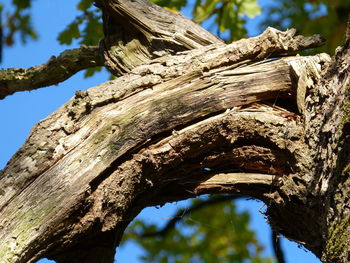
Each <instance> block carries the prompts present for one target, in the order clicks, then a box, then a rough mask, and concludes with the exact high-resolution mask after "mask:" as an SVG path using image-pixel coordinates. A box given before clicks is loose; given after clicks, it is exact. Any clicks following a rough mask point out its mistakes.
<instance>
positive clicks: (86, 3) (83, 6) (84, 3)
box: [77, 0, 92, 11]
mask: <svg viewBox="0 0 350 263" xmlns="http://www.w3.org/2000/svg"><path fill="white" fill-rule="evenodd" d="M91 6H92V1H91V0H81V1H80V2H79V3H78V5H77V9H78V10H81V11H86V10H88V9H89V8H90V7H91Z"/></svg>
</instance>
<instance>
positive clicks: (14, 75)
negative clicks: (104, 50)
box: [0, 46, 103, 99]
mask: <svg viewBox="0 0 350 263" xmlns="http://www.w3.org/2000/svg"><path fill="white" fill-rule="evenodd" d="M96 66H103V59H102V56H101V50H100V48H99V47H87V46H84V47H81V48H76V49H69V50H66V51H64V52H62V53H61V54H60V55H59V56H58V57H55V56H52V57H51V58H50V60H49V61H48V62H46V63H45V64H42V65H38V66H34V67H31V68H28V69H24V68H10V69H5V70H0V99H4V98H5V97H6V96H8V95H11V94H14V93H15V92H19V91H30V90H35V89H39V88H42V87H46V86H50V85H55V84H58V83H60V82H62V81H64V80H66V79H68V78H69V77H71V76H72V75H74V74H75V73H77V72H78V71H80V70H83V69H86V68H90V67H96Z"/></svg>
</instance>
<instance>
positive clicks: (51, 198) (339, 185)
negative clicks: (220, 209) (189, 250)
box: [0, 0, 350, 263]
mask: <svg viewBox="0 0 350 263" xmlns="http://www.w3.org/2000/svg"><path fill="white" fill-rule="evenodd" d="M96 2H97V4H98V5H99V7H100V8H101V9H102V10H103V12H104V24H105V33H106V37H105V40H103V41H104V47H103V48H104V56H105V60H106V61H107V64H106V65H107V66H108V67H109V69H110V70H111V71H112V72H114V73H115V74H119V75H122V76H120V77H119V78H118V79H116V80H114V81H110V82H107V83H104V84H101V85H99V86H97V87H93V88H91V89H89V90H87V91H78V92H77V93H76V95H75V97H74V98H72V99H71V100H70V101H69V102H67V103H66V104H65V105H63V106H62V107H61V108H60V109H58V110H57V111H56V112H54V113H53V114H51V115H50V116H49V117H47V118H46V119H44V120H43V121H41V122H40V123H38V124H37V125H36V126H35V127H34V128H33V130H32V132H31V134H30V136H29V138H28V139H27V141H26V143H25V144H24V145H23V146H22V148H21V149H19V151H18V152H17V153H16V154H15V155H14V156H13V157H12V159H11V160H10V161H9V163H8V164H7V166H6V167H5V169H4V170H3V171H1V177H0V195H1V199H0V214H1V217H0V238H1V240H2V244H3V245H2V246H0V258H2V259H4V262H35V261H36V260H37V259H39V258H40V257H43V256H45V257H49V258H52V259H55V260H57V261H58V262H112V259H113V257H112V255H113V252H114V248H115V246H117V245H118V244H119V242H120V238H121V236H122V234H123V231H124V229H125V227H126V226H127V224H128V223H129V222H130V221H131V220H132V219H133V218H134V217H135V216H136V215H137V214H138V213H139V212H140V211H141V210H142V209H143V208H144V207H147V206H151V205H160V204H164V203H166V202H171V201H176V200H183V199H186V198H189V197H195V196H198V195H201V194H210V193H231V194H244V195H248V196H252V197H254V198H257V199H260V200H262V201H264V202H265V204H266V205H267V207H268V209H267V212H266V215H267V216H268V219H269V222H270V224H271V226H272V227H273V229H274V231H276V232H279V233H281V234H283V235H285V236H286V237H287V238H289V239H291V240H294V241H296V242H298V243H300V244H302V245H304V246H305V247H306V248H308V249H309V250H311V251H312V252H313V253H315V254H316V255H317V256H318V257H320V258H321V259H322V260H323V262H331V263H336V262H337V263H338V262H344V263H345V262H348V261H349V259H348V258H347V257H348V255H349V254H350V253H349V245H348V241H349V227H348V226H349V218H350V216H349V211H348V210H349V209H348V207H349V204H348V202H349V198H348V196H349V195H348V192H349V191H348V188H349V179H348V178H349V169H348V167H349V154H348V153H349V150H348V145H349V142H348V140H349V135H348V122H349V118H348V114H349V109H348V108H349V107H348V101H349V99H348V96H349V76H348V75H349V61H350V59H349V50H350V49H349V40H348V42H347V43H346V45H345V46H344V47H343V48H342V49H340V50H339V51H338V53H337V56H336V57H335V59H333V61H332V62H331V61H330V59H329V57H328V56H327V55H325V54H319V55H317V56H312V57H301V56H290V57H284V56H286V55H288V54H289V55H290V54H293V53H295V52H297V51H298V50H301V49H307V48H311V47H315V46H317V45H320V44H322V43H323V39H322V38H321V37H319V36H314V37H302V36H295V31H294V30H289V31H286V32H280V31H278V30H275V29H272V28H269V29H267V30H266V31H265V32H264V33H263V34H262V35H260V36H258V37H255V38H250V39H243V40H240V41H237V42H234V43H232V44H230V45H225V44H223V43H221V42H220V41H219V40H217V39H216V38H214V37H212V36H210V37H209V33H206V32H205V31H204V30H203V29H199V27H197V26H194V24H191V23H190V22H188V20H186V19H185V18H183V17H178V16H177V15H175V14H172V13H170V12H168V11H163V9H160V8H158V7H156V6H154V5H153V4H151V3H149V2H148V1H145V0H137V1H117V0H114V1H96ZM144 8H148V9H144ZM145 10H148V12H145ZM140 13H142V14H143V16H141V15H140ZM155 14H157V15H158V14H160V16H159V17H160V18H158V19H157V20H156V21H152V19H151V18H152V17H153V16H154V15H155ZM175 19H179V20H175ZM174 21H176V22H174ZM162 22H164V24H163V23H162ZM170 22H174V23H170ZM169 25H171V26H169ZM113 26H119V28H120V27H124V28H125V29H122V31H121V33H120V34H119V35H118V34H117V32H116V31H113ZM127 29H130V32H131V33H130V34H131V36H132V37H131V38H130V39H127V41H126V42H118V41H116V40H118V38H123V37H125V36H124V34H125V32H127V31H126V30H127ZM191 30H192V31H191ZM189 32H190V33H189ZM116 34H117V35H116ZM206 34H207V35H206ZM135 36H138V38H135ZM179 36H181V37H179ZM194 36H196V37H194ZM205 36H208V38H206V37H205ZM205 39H207V41H204V40H205ZM124 40H125V38H124ZM130 41H131V42H132V43H131V42H130ZM191 41H192V42H191ZM117 43H119V44H117ZM160 43H161V44H160ZM189 43H192V44H193V45H190V44H189ZM116 45H121V46H119V47H117V49H118V48H119V49H118V52H116V50H117V49H115V47H116ZM135 47H137V48H141V49H137V50H138V51H135V53H133V54H135V57H134V58H135V59H134V58H133V59H130V58H127V59H121V58H125V55H127V54H129V52H131V50H133V48H135ZM158 51H164V52H163V53H162V52H161V53H158ZM329 65H330V66H329ZM320 80H322V81H320ZM330 87H331V88H330ZM204 168H210V170H209V171H208V169H204ZM101 255H104V256H105V257H104V259H103V261H101V259H100V257H102V256H101ZM94 256H98V258H97V257H94Z"/></svg>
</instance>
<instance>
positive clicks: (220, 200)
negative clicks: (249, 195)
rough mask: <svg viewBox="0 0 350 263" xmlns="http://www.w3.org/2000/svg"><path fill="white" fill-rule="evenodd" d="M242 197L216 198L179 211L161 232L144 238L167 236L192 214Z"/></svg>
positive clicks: (224, 196) (225, 196)
mask: <svg viewBox="0 0 350 263" xmlns="http://www.w3.org/2000/svg"><path fill="white" fill-rule="evenodd" d="M241 197H242V196H239V195H223V196H219V197H214V198H211V199H209V200H205V201H201V202H199V203H197V204H193V205H192V206H191V207H188V208H184V209H179V210H178V211H177V212H176V214H175V215H174V216H173V217H172V218H171V219H170V220H169V221H168V223H167V224H166V225H165V226H164V227H163V228H162V229H161V230H159V231H157V232H152V233H143V234H142V235H141V237H142V238H147V237H155V236H165V235H166V234H167V233H168V232H169V231H170V230H171V229H173V228H174V227H175V225H176V223H177V222H179V221H181V220H182V219H183V218H184V217H185V216H187V215H188V214H191V213H192V212H195V211H198V210H200V209H202V208H205V207H208V206H210V205H216V204H219V203H223V202H227V201H232V200H235V199H238V198H241Z"/></svg>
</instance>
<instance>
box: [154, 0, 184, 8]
mask: <svg viewBox="0 0 350 263" xmlns="http://www.w3.org/2000/svg"><path fill="white" fill-rule="evenodd" d="M151 2H153V3H155V4H157V5H159V6H162V7H168V8H175V9H176V10H180V9H181V8H182V7H185V6H186V5H187V0H151Z"/></svg>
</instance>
